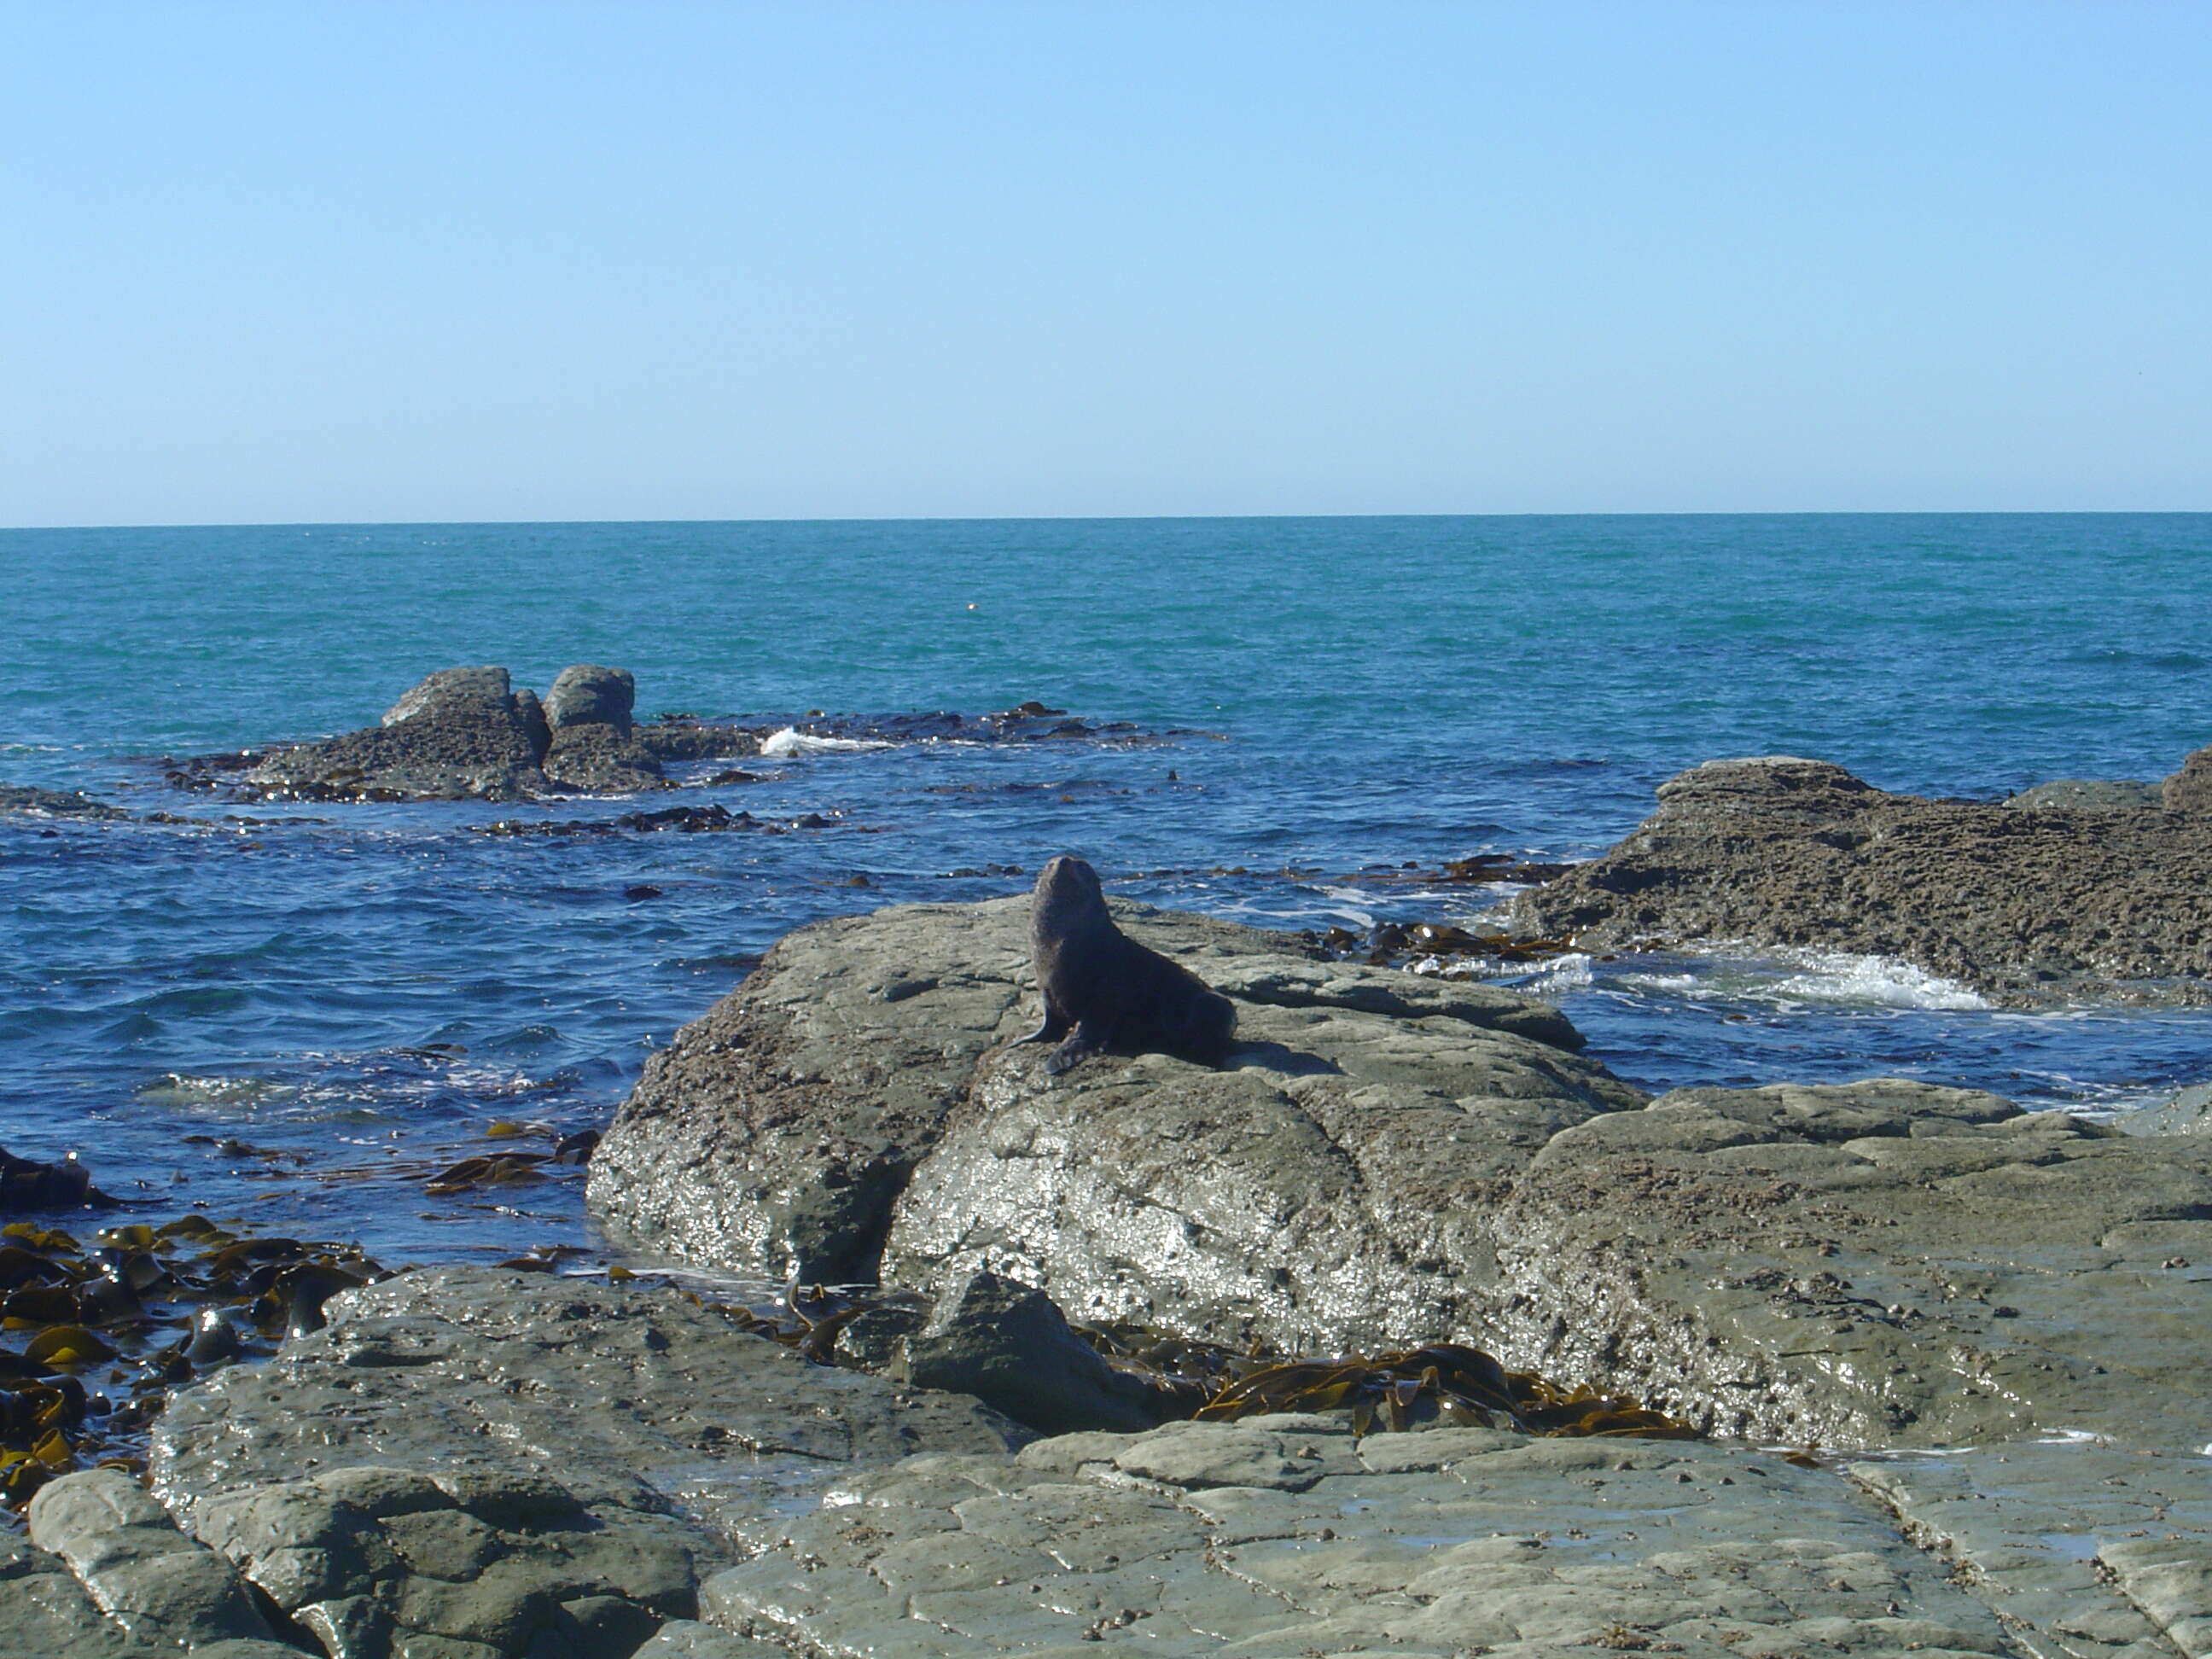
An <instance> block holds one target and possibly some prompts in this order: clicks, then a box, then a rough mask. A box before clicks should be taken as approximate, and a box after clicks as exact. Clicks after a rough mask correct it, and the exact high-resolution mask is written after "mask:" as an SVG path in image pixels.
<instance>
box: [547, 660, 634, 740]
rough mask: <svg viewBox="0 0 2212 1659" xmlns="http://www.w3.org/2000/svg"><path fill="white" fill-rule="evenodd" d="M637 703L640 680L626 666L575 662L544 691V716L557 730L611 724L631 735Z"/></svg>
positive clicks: (622, 733) (617, 729) (621, 731)
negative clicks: (632, 718) (568, 727)
mask: <svg viewBox="0 0 2212 1659" xmlns="http://www.w3.org/2000/svg"><path fill="white" fill-rule="evenodd" d="M636 705H637V680H636V678H635V676H633V675H632V674H631V673H630V671H629V670H628V669H627V668H602V667H600V666H599V665H597V664H595V663H576V664H574V665H571V666H569V667H567V668H564V669H562V671H560V673H558V674H557V675H556V676H555V677H554V680H553V689H552V690H550V691H548V692H547V693H546V694H545V718H546V720H547V721H548V722H549V723H550V725H551V726H552V728H553V730H554V731H556V732H559V731H561V730H562V728H563V727H566V726H612V727H613V728H614V729H615V730H616V732H618V733H620V734H621V735H622V736H624V737H627V736H629V729H630V725H631V711H632V710H633V709H634V708H635V707H636Z"/></svg>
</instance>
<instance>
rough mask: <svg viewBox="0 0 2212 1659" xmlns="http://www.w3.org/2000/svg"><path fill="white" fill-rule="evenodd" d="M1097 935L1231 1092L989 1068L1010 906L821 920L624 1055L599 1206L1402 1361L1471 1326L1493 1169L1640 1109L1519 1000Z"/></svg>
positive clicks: (784, 1258) (742, 1256) (1034, 1064)
mask: <svg viewBox="0 0 2212 1659" xmlns="http://www.w3.org/2000/svg"><path fill="white" fill-rule="evenodd" d="M1027 915H1028V907H1027V901H1026V900H1025V899H1012V900H1002V901H994V902H990V903H985V904H980V905H941V906H917V907H908V908H897V909H892V910H886V911H881V912H878V913H877V914H876V915H872V916H863V917H855V918H848V919H843V920H840V921H830V922H824V923H820V924H817V925H816V926H814V927H807V928H804V929H801V930H800V931H799V932H798V933H793V934H792V935H791V936H789V937H788V938H787V939H784V940H782V941H781V943H779V944H778V945H776V946H775V948H774V950H772V951H770V952H769V956H768V957H767V958H766V959H765V961H764V962H763V964H762V966H761V968H760V969H759V970H758V971H757V972H756V973H755V974H754V975H752V976H751V978H750V979H749V980H748V981H746V982H745V983H744V985H743V986H742V987H739V989H738V991H737V992H735V993H733V994H732V995H731V996H730V997H728V998H726V999H725V1000H723V1001H722V1003H721V1004H720V1005H719V1006H717V1007H716V1008H715V1009H714V1011H713V1012H710V1013H709V1014H708V1016H707V1017H706V1018H703V1019H702V1020H700V1021H698V1022H696V1024H692V1025H690V1026H688V1027H686V1028H685V1029H684V1030H683V1031H681V1032H680V1033H678V1036H677V1037H676V1039H675V1041H674V1042H672V1043H671V1046H670V1047H669V1048H666V1049H665V1050H663V1051H662V1052H660V1053H659V1054H656V1055H654V1056H653V1059H652V1060H650V1061H649V1062H648V1063H647V1068H646V1073H645V1075H644V1077H643V1078H642V1079H641V1081H640V1082H639V1085H638V1086H637V1088H636V1089H635V1091H633V1092H632V1094H631V1096H630V1097H629V1100H628V1101H627V1102H625V1103H624V1104H623V1109H622V1110H621V1111H620V1113H618V1114H617V1118H616V1120H615V1122H614V1123H613V1125H612V1126H611V1128H610V1129H609V1131H608V1133H607V1135H606V1137H605V1139H603V1140H602V1141H601V1142H600V1144H599V1148H598V1150H597V1152H595V1153H594V1154H593V1158H592V1174H591V1189H590V1190H591V1198H592V1205H593V1206H594V1208H595V1209H596V1210H597V1212H599V1216H600V1218H602V1220H603V1221H604V1222H605V1225H607V1226H608V1227H609V1228H610V1229H611V1230H612V1231H615V1232H616V1233H617V1235H618V1236H621V1237H627V1238H629V1239H630V1240H633V1241H635V1242H638V1243H641V1244H643V1245H645V1246H647V1247H648V1248H650V1249H654V1250H656V1251H659V1252H663V1253H665V1254H671V1255H677V1256H679V1257H682V1258H684V1259H689V1260H691V1261H700V1262H703V1263H710V1264H713V1265H716V1266H721V1267H736V1268H738V1269H740V1270H742V1271H745V1272H750V1273H761V1272H767V1273H772V1274H774V1275H775V1276H776V1277H781V1276H782V1274H783V1273H785V1272H787V1271H788V1270H790V1269H792V1268H793V1267H796V1268H797V1269H798V1270H799V1271H800V1272H801V1273H803V1274H804V1275H805V1277H807V1278H810V1279H832V1280H849V1279H869V1278H873V1277H876V1276H877V1274H878V1270H879V1269H880V1272H881V1273H882V1275H883V1276H884V1278H885V1279H886V1280H887V1282H890V1283H892V1284H894V1285H904V1286H908V1287H912V1288H915V1289H920V1290H926V1291H943V1290H945V1288H946V1287H948V1286H951V1285H954V1284H957V1282H959V1281H960V1280H962V1279H965V1278H966V1277H967V1276H968V1275H969V1274H971V1273H975V1272H978V1271H982V1270H990V1271H996V1272H999V1273H1004V1274H1006V1275H1007V1276H1010V1277H1012V1278H1015V1279H1020V1280H1022V1281H1023V1282H1024V1283H1027V1284H1033V1285H1037V1286H1039V1287H1040V1288H1042V1290H1044V1291H1046V1292H1047V1293H1048V1295H1050V1296H1051V1297H1052V1298H1053V1299H1054V1301H1055V1302H1057V1303H1059V1304H1060V1306H1062V1307H1063V1308H1066V1309H1067V1310H1069V1312H1070V1314H1071V1315H1072V1316H1074V1317H1076V1318H1078V1319H1081V1320H1085V1321H1088V1322H1097V1321H1099V1320H1102V1319H1122V1318H1127V1319H1136V1320H1139V1321H1153V1320H1159V1321H1163V1322H1170V1323H1173V1324H1175V1325H1176V1327H1177V1328H1182V1329H1186V1330H1190V1331H1194V1332H1197V1333H1200V1334H1212V1335H1218V1336H1221V1337H1224V1338H1226V1339H1230V1340H1242V1339H1245V1338H1251V1337H1258V1338H1261V1339H1264V1340H1267V1341H1269V1342H1270V1343H1273V1344H1275V1345H1278V1346H1288V1347H1303V1346H1311V1345H1316V1344H1325V1345H1328V1346H1330V1347H1332V1348H1334V1347H1336V1346H1340V1345H1352V1344H1360V1343H1369V1342H1389V1341H1393V1340H1428V1339H1430V1338H1432V1337H1434V1336H1435V1335H1437V1334H1438V1333H1439V1332H1441V1331H1444V1330H1449V1329H1455V1328H1461V1327H1462V1326H1464V1325H1466V1324H1467V1323H1468V1322H1470V1321H1471V1320H1473V1319H1475V1318H1477V1317H1479V1316H1480V1311H1481V1310H1485V1309H1486V1307H1487V1305H1488V1291H1487V1290H1486V1288H1485V1287H1484V1286H1483V1285H1482V1284H1481V1283H1480V1268H1479V1267H1477V1269H1476V1271H1475V1273H1474V1274H1472V1275H1462V1274H1461V1273H1454V1272H1449V1271H1446V1269H1447V1267H1449V1265H1450V1264H1455V1263H1475V1264H1480V1262H1481V1261H1484V1260H1485V1259H1486V1257H1487V1255H1488V1254H1489V1252H1490V1243H1489V1228H1488V1220H1487V1217H1488V1214H1489V1211H1490V1208H1491V1206H1492V1204H1493V1203H1494V1202H1495V1200H1497V1198H1498V1196H1499V1195H1500V1194H1502V1193H1503V1192H1504V1191H1505V1190H1506V1189H1507V1188H1508V1187H1509V1186H1510V1179H1511V1177H1512V1176H1513V1175H1514V1174H1515V1173H1516V1171H1518V1170H1520V1169H1522V1167H1524V1166H1525V1165H1526V1164H1527V1163H1528V1159H1529V1158H1532V1157H1534V1154H1535V1152H1537V1151H1538V1150H1539V1149H1540V1148H1541V1146H1543V1145H1544V1143H1545V1141H1546V1140H1547V1139H1549V1137H1550V1136H1551V1135H1552V1134H1553V1133H1554V1132H1555V1131H1556V1130H1558V1129H1559V1128H1561V1127H1565V1126H1567V1125H1569V1124H1571V1123H1580V1122H1583V1121H1587V1120H1588V1119H1589V1118H1592V1117H1594V1116H1597V1115H1601V1114H1603V1113H1606V1112H1610V1111H1615V1110H1619V1109H1624V1108H1632V1107H1636V1106H1640V1105H1641V1104H1643V1103H1644V1098H1645V1097H1644V1096H1643V1095H1642V1094H1641V1093H1639V1092H1638V1091H1636V1090H1634V1089H1632V1088H1630V1087H1629V1086H1628V1085H1626V1084H1624V1083H1622V1082H1621V1081H1620V1079H1617V1078H1615V1077H1613V1075H1612V1074H1611V1073H1608V1072H1607V1071H1606V1070H1605V1069H1604V1068H1603V1067H1602V1066H1598V1065H1596V1064H1595V1063H1594V1062H1591V1061H1589V1060H1582V1059H1580V1058H1578V1057H1577V1056H1576V1055H1574V1054H1570V1053H1568V1052H1566V1051H1565V1048H1561V1047H1557V1046H1553V1044H1551V1043H1547V1042H1541V1041H1539V1040H1537V1038H1535V1037H1534V1036H1528V1035H1522V1031H1523V1030H1536V1031H1543V1032H1547V1033H1551V1034H1554V1035H1559V1036H1561V1037H1562V1039H1563V1040H1565V1038H1566V1037H1567V1036H1570V1035H1571V1033H1570V1032H1567V1031H1564V1030H1562V1029H1561V1028H1562V1025H1563V1022H1560V1021H1559V1018H1558V1015H1557V1013H1556V1012H1554V1011H1552V1010H1549V1009H1547V1008H1544V1007H1542V1006H1541V1005H1536V1004H1532V1003H1531V1002H1529V1001H1528V1000H1526V999H1523V998H1518V997H1514V996H1511V995H1510V994H1504V993H1481V992H1479V991H1474V990H1471V989H1470V987H1462V986H1438V985H1431V983H1429V982H1427V981H1422V980H1420V979H1419V978H1417V977H1416V976H1413V975H1406V974H1400V973H1395V972H1393V971H1392V970H1389V969H1372V968H1364V967H1355V966H1351V965H1348V964H1343V963H1328V964H1316V963H1313V962H1311V961H1310V959H1309V958H1307V957H1305V956H1304V954H1303V953H1302V951H1301V950H1300V947H1298V946H1297V945H1295V944H1294V943H1293V942H1291V941H1287V940H1285V939H1281V938H1279V937H1278V936H1275V935H1271V934H1266V933H1258V932H1255V930H1252V929H1249V928H1243V927H1233V926H1231V925H1229V924H1226V923H1222V922H1216V921H1207V920H1206V919H1204V918H1200V917H1194V916H1179V915H1170V914H1166V913H1162V912H1158V911H1152V910H1147V909H1145V908H1142V907H1136V906H1128V905H1120V904H1117V905H1116V906H1115V918H1116V921H1118V922H1119V923H1120V924H1121V927H1123V929H1124V930H1125V931H1126V932H1127V933H1129V934H1130V935H1131V936H1132V937H1133V938H1135V939H1138V940H1139V942H1141V943H1143V944H1145V945H1149V946H1151V947H1152V948H1153V949H1155V950H1158V951H1163V952H1164V953H1165V954H1167V955H1169V956H1170V957H1174V958H1176V960H1178V961H1180V962H1182V963H1184V964H1185V965H1186V966H1188V967H1189V968H1190V969H1192V970H1193V971H1194V972H1195V973H1197V974H1198V975H1199V976H1200V978H1201V979H1204V980H1205V981H1207V982H1208V983H1209V984H1212V985H1213V986H1215V987H1217V988H1218V989H1220V990H1222V991H1224V992H1225V994H1228V995H1230V996H1231V998H1232V999H1235V1000H1237V1005H1238V1006H1237V1017H1238V1025H1237V1033H1238V1036H1239V1039H1240V1041H1239V1042H1238V1044H1237V1047H1236V1048H1234V1049H1233V1050H1232V1051H1231V1054H1230V1056H1229V1058H1228V1060H1227V1063H1226V1065H1225V1067H1224V1068H1223V1069H1221V1070H1219V1071H1213V1070H1208V1069H1206V1068H1205V1067H1202V1066H1194V1065H1191V1064H1189V1063H1188V1062H1185V1061H1182V1060H1175V1059H1173V1058H1170V1057H1169V1056H1167V1055H1163V1054H1139V1055H1135V1056H1110V1057H1105V1058H1102V1059H1100V1060H1094V1061H1091V1063H1089V1064H1086V1065H1085V1066H1082V1067H1080V1068H1079V1069H1078V1070H1077V1071H1075V1072H1073V1073H1068V1074H1067V1075H1066V1076H1065V1077H1063V1078H1060V1079H1052V1078H1049V1077H1048V1076H1047V1074H1046V1073H1045V1072H1044V1069H1043V1066H1044V1060H1045V1055H1044V1054H1043V1053H1042V1051H1041V1049H1040V1048H1036V1047H1034V1046H1032V1047H1013V1046H1011V1044H1012V1039H1013V1038H1014V1037H1016V1036H1020V1035H1022V1034H1023V1033H1024V1032H1025V1031H1027V1030H1030V1028H1032V1027H1033V1026H1034V1025H1035V1024H1036V993H1035V991H1034V989H1033V988H1032V987H1031V986H1030V974H1029V965H1028V956H1029V952H1028V943H1027V939H1026V924H1027ZM1249 987H1265V991H1264V994H1265V996H1266V997H1267V1000H1246V998H1245V996H1244V993H1245V991H1246V990H1247V989H1248V988H1249Z"/></svg>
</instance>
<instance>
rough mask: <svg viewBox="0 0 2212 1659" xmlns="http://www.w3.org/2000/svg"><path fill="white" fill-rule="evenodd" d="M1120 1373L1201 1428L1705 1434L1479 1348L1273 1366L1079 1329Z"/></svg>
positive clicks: (1177, 1342) (1261, 1357) (1179, 1343)
mask: <svg viewBox="0 0 2212 1659" xmlns="http://www.w3.org/2000/svg"><path fill="white" fill-rule="evenodd" d="M1080 1329H1081V1330H1082V1334H1083V1335H1084V1336H1085V1337H1086V1338H1088V1339H1089V1340H1091V1343H1092V1345H1093V1346H1096V1347H1097V1349H1098V1351H1099V1352H1101V1353H1102V1354H1103V1355H1104V1356H1105V1357H1106V1358H1107V1360H1108V1362H1109V1364H1113V1365H1115V1366H1116V1367H1117V1368H1119V1369H1121V1370H1128V1371H1130V1372H1133V1374H1135V1375H1137V1376H1140V1377H1143V1378H1144V1379H1145V1380H1146V1382H1148V1383H1152V1385H1153V1386H1154V1387H1155V1388H1156V1389H1159V1390H1161V1391H1162V1392H1164V1393H1165V1394H1168V1395H1172V1396H1173V1397H1174V1398H1176V1400H1178V1401H1182V1403H1184V1404H1186V1405H1187V1406H1188V1407H1189V1410H1188V1415H1189V1416H1191V1417H1193V1418H1195V1419H1198V1420H1199V1421H1200V1422H1233V1421H1235V1420H1236V1419H1238V1418H1243V1417H1257V1416H1261V1415H1263V1414H1265V1413H1270V1412H1327V1411H1342V1412H1346V1413H1349V1415H1350V1417H1351V1420H1352V1430H1353V1431H1354V1432H1355V1433H1358V1434H1365V1433H1367V1432H1369V1431H1370V1430H1375V1429H1388V1430H1400V1429H1407V1428H1412V1427H1414V1426H1416V1425H1419V1424H1423V1423H1449V1424H1464V1425H1470V1426H1475V1427H1486V1428H1511V1429H1518V1430H1520V1431H1522V1432H1523V1433H1527V1434H1535V1435H1635V1436H1639V1437H1646V1438H1651V1439H1662V1440H1688V1439H1697V1438H1699V1437H1701V1436H1702V1433H1703V1431H1701V1430H1699V1428H1698V1427H1697V1426H1696V1425H1692V1424H1690V1423H1686V1422H1683V1421H1681V1420H1680V1419H1677V1418H1673V1417H1669V1416H1668V1415H1666V1414H1665V1413H1662V1412H1656V1411H1652V1410H1650V1408H1649V1407H1645V1406H1644V1405H1643V1404H1642V1403H1641V1402H1639V1401H1635V1400H1632V1399H1629V1398H1626V1396H1623V1395H1608V1394H1602V1393H1601V1392H1599V1391H1598V1390H1597V1389H1593V1388H1590V1387H1589V1386H1588V1385H1587V1384H1583V1385H1578V1386H1577V1387H1573V1388H1563V1387H1561V1386H1560V1385H1559V1384H1558V1383H1553V1382H1551V1381H1549V1380H1547V1378H1545V1377H1542V1376H1538V1375H1537V1374H1536V1373H1535V1372H1534V1371H1516V1370H1507V1369H1506V1368H1505V1367H1504V1365H1502V1364H1499V1363H1498V1361H1497V1360H1496V1359H1495V1358H1492V1356H1490V1355H1489V1354H1486V1353H1485V1352H1482V1350H1480V1348H1473V1347H1468V1346H1463V1345H1462V1344H1459V1343H1453V1342H1434V1343H1431V1344H1429V1345H1427V1346H1424V1347H1419V1348H1408V1349H1405V1350H1403V1351H1401V1352H1392V1353H1382V1354H1373V1355H1349V1356H1343V1357H1338V1358H1287V1359H1286V1358H1279V1357H1275V1356H1270V1355H1267V1354H1261V1353H1251V1352H1244V1353H1240V1352H1237V1351H1236V1350H1235V1349H1232V1348H1228V1347H1225V1346H1220V1345H1218V1344H1215V1343H1208V1342H1200V1341H1196V1340H1192V1339H1190V1338H1188V1337H1179V1336H1164V1335H1162V1334H1158V1333H1157V1332H1151V1331H1146V1330H1143V1329H1140V1328H1133V1327H1127V1326H1123V1327H1115V1328H1108V1329H1100V1328H1080Z"/></svg>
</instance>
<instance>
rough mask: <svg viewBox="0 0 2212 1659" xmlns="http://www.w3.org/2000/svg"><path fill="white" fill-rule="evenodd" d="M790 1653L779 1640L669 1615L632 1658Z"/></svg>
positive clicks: (759, 1658)
mask: <svg viewBox="0 0 2212 1659" xmlns="http://www.w3.org/2000/svg"><path fill="white" fill-rule="evenodd" d="M790 1654H791V1650H790V1649H789V1648H787V1647H785V1646H783V1645H782V1644H781V1643H775V1642H756V1641H754V1640H752V1639H751V1638H750V1637H744V1636H732V1635H731V1634H730V1633H729V1632H727V1631H723V1630H716V1629H715V1628H714V1626H712V1625H702V1624H701V1623H699V1622H698V1620H696V1619H671V1620H669V1621H668V1623H666V1624H665V1625H663V1626H661V1627H660V1628H659V1630H658V1631H656V1632H654V1633H653V1639H652V1640H651V1641H649V1642H647V1644H645V1645H644V1646H643V1647H641V1648H640V1649H639V1650H637V1656H636V1659H790Z"/></svg>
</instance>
